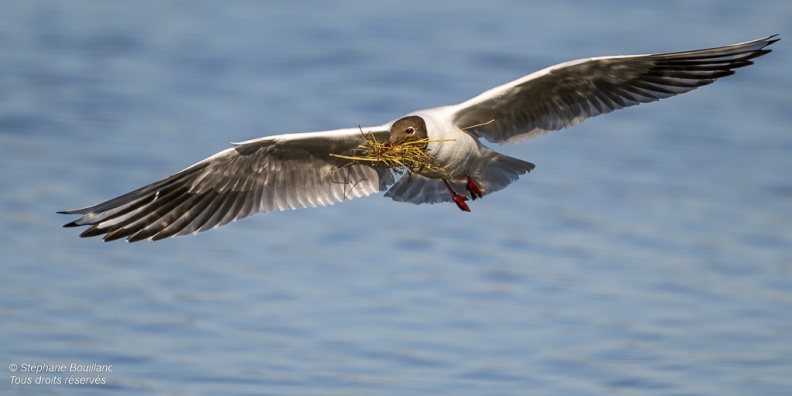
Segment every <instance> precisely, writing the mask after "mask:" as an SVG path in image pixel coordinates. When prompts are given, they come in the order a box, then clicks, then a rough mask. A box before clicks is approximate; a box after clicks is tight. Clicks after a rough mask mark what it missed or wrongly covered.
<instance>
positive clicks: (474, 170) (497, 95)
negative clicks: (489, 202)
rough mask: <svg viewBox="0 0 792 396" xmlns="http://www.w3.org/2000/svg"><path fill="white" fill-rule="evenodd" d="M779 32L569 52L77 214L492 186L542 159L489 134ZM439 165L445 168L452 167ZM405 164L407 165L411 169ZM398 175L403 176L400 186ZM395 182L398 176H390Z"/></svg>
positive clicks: (312, 202) (712, 74)
mask: <svg viewBox="0 0 792 396" xmlns="http://www.w3.org/2000/svg"><path fill="white" fill-rule="evenodd" d="M776 36H777V35H773V36H769V37H765V38H761V39H758V40H753V41H749V42H745V43H741V44H734V45H729V46H725V47H718V48H711V49H704V50H697V51H686V52H676V53H667V54H656V55H633V56H608V57H598V58H590V59H581V60H576V61H571V62H566V63H561V64H558V65H555V66H552V67H549V68H546V69H543V70H540V71H538V72H535V73H532V74H529V75H527V76H525V77H522V78H520V79H517V80H515V81H512V82H510V83H507V84H504V85H501V86H499V87H495V88H493V89H490V90H489V91H486V92H484V93H482V94H481V95H478V96H476V97H475V98H473V99H470V100H468V101H466V102H463V103H461V104H457V105H454V106H444V107H436V108H433V109H426V110H420V111H416V112H413V113H410V114H408V115H406V116H404V117H401V118H398V119H396V120H394V121H391V122H388V123H387V124H384V125H380V126H375V127H367V128H350V129H339V130H334V131H325V132H308V133H293V134H287V135H277V136H268V137H263V138H259V139H254V140H249V141H246V142H242V143H236V144H235V146H234V147H232V148H229V149H227V150H224V151H221V152H219V153H217V154H215V155H213V156H211V157H209V158H207V159H205V160H203V161H201V162H198V163H197V164H195V165H193V166H190V167H189V168H187V169H185V170H183V171H181V172H178V173H176V174H173V175H171V176H168V177H167V178H165V179H163V180H160V181H158V182H156V183H152V184H150V185H148V186H145V187H143V188H140V189H137V190H135V191H132V192H130V193H128V194H125V195H122V196H120V197H117V198H114V199H111V200H109V201H107V202H103V203H100V204H97V205H94V206H89V207H87V208H83V209H76V210H69V211H65V212H60V213H65V214H80V215H83V216H82V217H81V218H79V219H77V220H75V221H73V222H71V223H69V224H66V225H65V227H76V226H83V225H85V226H90V228H88V229H87V230H86V231H85V232H83V233H82V234H80V236H81V237H90V236H98V235H103V234H105V236H104V240H105V241H112V240H116V239H121V238H126V239H127V241H128V242H135V241H139V240H143V239H151V240H159V239H163V238H167V237H171V236H178V235H186V234H192V233H198V232H201V231H206V230H208V229H211V228H217V227H219V226H221V225H224V224H226V223H228V222H231V221H235V220H237V219H241V218H243V217H247V216H249V215H252V214H254V213H259V212H269V211H272V210H276V209H277V210H285V209H296V208H303V207H309V206H320V205H331V204H334V203H336V202H339V201H343V200H345V199H350V198H357V197H363V196H367V195H370V194H372V193H375V192H378V191H384V190H387V192H386V193H385V196H386V197H389V198H392V199H393V200H396V201H401V202H410V203H413V204H422V203H438V202H448V201H453V202H455V203H456V205H457V206H458V207H459V208H460V209H461V210H464V211H469V210H470V209H469V207H468V205H467V203H466V201H467V200H468V196H467V195H463V194H462V193H460V192H464V191H467V194H469V196H470V198H472V199H474V200H475V199H476V198H481V197H482V196H484V195H487V194H489V193H492V192H495V191H498V190H501V189H503V188H505V187H506V186H508V185H509V184H511V183H512V182H513V181H515V180H517V179H518V178H519V176H520V175H522V174H525V173H527V172H530V171H531V170H532V169H533V168H534V165H533V164H532V163H530V162H526V161H523V160H520V159H517V158H512V157H509V156H506V155H503V154H499V153H497V152H495V151H493V150H490V149H489V148H487V147H485V146H484V145H482V144H481V142H480V139H481V138H485V139H486V140H488V141H490V142H494V143H514V142H518V141H522V140H526V139H531V138H534V137H536V136H539V135H542V134H545V133H547V132H551V131H555V130H558V129H562V128H566V127H570V126H572V125H575V124H577V123H578V122H580V121H583V120H585V119H587V118H589V117H594V116H597V115H600V114H605V113H609V112H611V111H613V110H616V109H621V108H625V107H629V106H634V105H637V104H640V103H648V102H653V101H656V100H659V99H663V98H667V97H670V96H674V95H677V94H681V93H685V92H688V91H691V90H693V89H696V88H698V87H700V86H703V85H707V84H710V83H712V82H714V81H715V80H716V79H717V78H720V77H725V76H728V75H731V74H733V73H734V69H737V68H740V67H744V66H748V65H750V64H752V63H753V62H752V59H754V58H757V57H759V56H762V55H765V54H767V53H769V52H770V50H769V49H765V47H767V46H768V45H770V44H772V43H774V42H776V41H778V40H779V39H778V38H776ZM366 135H368V136H371V137H373V138H375V139H376V140H377V141H379V142H384V145H385V146H386V147H388V145H389V144H395V143H396V142H400V141H405V140H412V139H418V138H425V139H429V140H430V141H429V142H428V143H427V144H426V147H425V150H426V153H427V154H428V155H429V156H430V157H431V158H432V159H433V160H434V161H435V163H436V164H437V165H438V166H437V167H435V168H421V169H417V170H415V173H414V174H412V171H411V172H409V173H410V174H409V175H407V176H402V177H401V178H398V179H397V178H396V176H395V174H394V172H393V170H392V169H389V168H387V167H384V166H382V165H381V164H377V163H364V162H350V161H349V160H348V159H344V158H341V157H339V156H338V155H342V156H344V155H347V156H348V155H352V154H353V153H354V152H355V150H356V149H357V148H358V147H359V146H360V145H361V144H365V142H366V139H365V137H366ZM438 169H442V170H443V171H442V172H440V171H438ZM402 173H403V172H399V173H398V174H402ZM391 185H392V186H391ZM388 186H391V187H390V188H388Z"/></svg>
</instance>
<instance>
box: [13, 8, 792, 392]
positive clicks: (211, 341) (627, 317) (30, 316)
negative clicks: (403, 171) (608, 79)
mask: <svg viewBox="0 0 792 396" xmlns="http://www.w3.org/2000/svg"><path fill="white" fill-rule="evenodd" d="M790 27H792V3H790V2H789V1H786V0H777V1H753V2H736V1H732V2H723V1H698V2H687V1H665V2H621V1H601V2H589V1H565V2H544V3H542V2H521V1H488V2H482V1H438V2H425V1H399V2H367V1H343V2H333V3H327V2H306V1H293V2H281V3H271V2H255V1H226V2H214V1H191V2H185V1H135V2H128V1H103V2H96V1H69V2H61V1H37V0H34V1H6V2H4V3H3V10H2V12H0V166H2V169H3V171H2V173H0V186H2V190H0V192H1V193H2V196H0V209H1V210H0V216H2V221H1V222H0V238H2V245H0V249H1V250H0V254H2V256H3V257H4V258H3V260H2V262H3V263H2V271H1V272H2V274H1V275H0V312H1V313H2V318H3V320H2V321H0V339H1V340H2V342H0V363H2V366H0V367H2V370H9V371H8V372H6V374H7V375H6V376H5V379H4V380H3V381H2V384H0V392H2V393H5V394H36V395H46V394H53V395H60V394H108V393H113V394H141V393H159V394H171V395H193V394H205V395H209V394H225V395H242V394H270V395H289V394H291V395H305V394H322V395H334V394H338V395H352V394H360V395H371V394H393V395H403V394H501V395H507V394H544V395H551V394H558V395H561V394H564V395H568V394H575V395H598V394H609V393H612V394H626V395H643V394H647V395H648V394H652V395H746V394H751V395H759V394H767V395H788V394H790V389H792V376H791V375H790V374H792V266H791V265H790V264H792V263H791V262H790V261H792V260H790V255H791V254H792V179H791V178H790V174H792V131H790V127H789V125H790V124H792V111H790V110H791V109H792V97H791V96H790V92H792V80H791V79H790V77H789V67H790V64H792V55H790V54H792V51H790V50H789V45H788V43H789V41H788V40H792V37H788V36H789V33H790ZM773 33H781V34H782V37H784V40H782V41H781V42H779V43H777V44H775V45H774V46H773V49H774V50H775V52H773V53H772V54H770V55H768V56H767V57H764V58H761V59H759V60H758V62H757V64H756V65H754V66H752V67H749V68H747V69H742V70H740V71H739V72H738V74H737V75H735V76H733V77H729V78H726V79H724V80H722V81H719V82H717V83H716V84H714V85H712V86H708V87H705V88H703V89H701V90H697V91H695V92H692V93H690V94H686V95H683V96H681V97H677V98H673V99H669V100H667V101H663V102H661V103H654V104H651V105H646V106H639V107H637V108H631V109H628V110H623V111H620V112H617V113H613V114H610V115H607V116H604V117H600V118H596V119H592V120H589V121H587V122H585V123H583V124H581V125H579V126H577V127H575V128H574V129H572V130H569V131H562V132H556V133H554V134H551V135H548V136H544V137H541V138H539V139H536V140H532V141H529V142H525V143H523V144H519V145H513V146H502V147H498V149H499V150H501V151H503V152H505V153H507V154H510V155H514V156H517V157H519V158H522V159H525V160H528V161H531V162H533V163H535V164H537V168H536V170H535V171H534V172H532V173H531V174H530V175H528V176H527V177H524V178H523V179H522V180H520V181H518V182H516V183H514V184H513V185H512V186H511V187H509V188H508V189H506V190H504V191H502V192H499V193H497V194H493V195H489V196H487V197H486V198H485V199H484V200H482V201H476V202H475V203H473V204H472V205H471V207H472V210H473V212H472V213H469V214H468V213H462V212H460V211H459V210H458V209H457V208H456V207H454V206H453V205H452V204H444V205H424V206H413V205H408V204H399V203H395V202H392V201H390V200H387V199H383V198H381V197H379V196H375V197H369V198H366V199H360V200H355V201H350V202H345V203H343V204H339V205H335V206H332V207H324V208H319V209H304V210H299V211H290V212H279V213H271V214H267V215H259V216H254V217H252V218H249V219H245V220H243V221H240V222H237V223H234V224H231V225H228V226H226V227H223V228H221V229H219V230H215V231H210V232H207V233H203V234H200V235H197V236H190V237H182V238H175V239H169V240H165V241H161V242H157V243H150V242H142V243H137V244H126V243H120V242H117V243H107V244H105V243H102V242H101V241H100V240H98V239H79V238H78V237H77V233H78V232H76V230H74V229H62V228H61V227H60V226H61V225H62V224H63V223H66V222H68V221H71V220H73V218H69V217H66V216H62V215H57V214H56V213H55V212H56V211H58V210H65V209H73V208H76V207H82V206H86V205H89V204H93V203H96V202H99V201H103V200H105V199H108V198H112V197H114V196H116V195H119V194H122V193H125V192H128V191H130V190H132V189H134V188H137V187H140V186H142V185H144V184H147V183H149V182H152V181H155V180H157V179H159V178H161V177H164V176H166V175H168V174H170V173H173V172H175V171H178V170H180V169H183V168H185V167H186V166H188V165H190V164H192V163H194V162H197V161H198V160H201V159H203V158H205V157H207V156H209V155H211V154H213V153H215V152H217V151H220V150H222V149H224V148H226V147H228V142H230V141H242V140H246V139H250V138H255V137H259V136H265V135H271V134H277V133H288V132H300V131H314V130H328V129H335V128H341V127H354V126H357V125H364V126H365V125H378V124H381V123H383V122H386V121H388V120H390V119H393V118H395V117H398V116H400V115H402V114H404V113H407V112H409V111H412V110H416V109H420V108H425V107H434V106H438V105H445V104H453V103H458V102H461V101H463V100H466V99H468V98H470V97H472V96H474V95H476V94H478V93H480V92H482V91H484V90H486V89H489V88H491V87H493V86H495V85H498V84H502V83H505V82H508V81H510V80H512V79H515V78H518V77H521V76H523V75H525V74H528V73H529V72H532V71H535V70H538V69H540V68H543V67H546V66H549V65H552V64H555V63H559V62H563V61H567V60H571V59H576V58H582V57H589V56H600V55H617V54H635V53H650V52H668V51H681V50H688V49H698V48H706V47H712V46H718V45H726V44H731V43H735V42H741V41H747V40H750V39H754V38H758V37H761V36H766V35H769V34H773ZM23 363H41V364H70V363H78V364H90V363H97V364H112V367H113V371H112V372H110V373H105V375H104V376H105V377H106V381H107V383H106V384H104V385H66V384H61V385H35V384H32V385H13V384H11V380H10V377H11V375H17V376H18V377H30V376H31V375H28V374H26V373H22V372H15V373H12V372H10V368H9V369H7V367H8V366H9V365H10V364H17V365H21V364H23Z"/></svg>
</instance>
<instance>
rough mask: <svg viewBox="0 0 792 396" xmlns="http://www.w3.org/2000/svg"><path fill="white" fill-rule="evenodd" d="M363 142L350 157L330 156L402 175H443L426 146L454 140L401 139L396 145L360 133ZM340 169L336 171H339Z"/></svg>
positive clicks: (368, 134)
mask: <svg viewBox="0 0 792 396" xmlns="http://www.w3.org/2000/svg"><path fill="white" fill-rule="evenodd" d="M360 133H361V135H362V136H363V139H364V140H365V142H364V143H363V144H361V145H359V146H358V147H356V148H355V149H354V151H353V154H352V155H341V154H330V155H331V156H333V157H336V158H343V159H347V160H349V161H350V162H349V164H347V165H344V166H349V165H351V164H353V163H360V162H363V163H369V164H371V165H372V166H373V165H379V164H381V165H382V166H385V167H386V168H388V169H390V170H392V171H394V172H396V173H397V174H402V173H403V172H404V171H407V173H408V174H409V175H412V174H414V173H417V172H420V171H421V170H423V169H428V170H432V171H434V172H437V173H441V174H445V173H446V170H447V169H446V168H448V166H445V167H441V166H439V165H438V164H437V163H436V162H435V160H434V159H433V158H432V157H431V156H429V150H428V149H427V148H426V146H427V145H428V144H429V143H433V142H450V141H453V140H454V139H448V140H431V139H415V140H407V139H403V140H400V141H398V142H396V143H390V142H380V141H378V140H377V139H376V138H375V137H374V134H372V133H370V132H369V133H364V132H363V131H361V132H360ZM341 168H343V167H340V168H338V169H341Z"/></svg>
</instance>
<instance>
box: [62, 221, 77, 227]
mask: <svg viewBox="0 0 792 396" xmlns="http://www.w3.org/2000/svg"><path fill="white" fill-rule="evenodd" d="M79 226H80V225H79V224H77V222H76V221H72V222H71V223H66V224H64V225H63V228H72V227H79Z"/></svg>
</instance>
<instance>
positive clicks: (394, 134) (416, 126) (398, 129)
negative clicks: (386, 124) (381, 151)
mask: <svg viewBox="0 0 792 396" xmlns="http://www.w3.org/2000/svg"><path fill="white" fill-rule="evenodd" d="M428 137H429V135H428V134H427V132H426V122H424V119H423V118H421V117H418V116H407V117H404V118H400V119H399V120H397V121H396V122H394V123H393V126H391V130H390V141H389V142H388V143H389V145H392V144H396V143H402V142H410V141H415V140H418V139H427V138H428Z"/></svg>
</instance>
